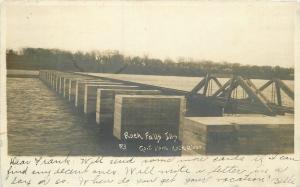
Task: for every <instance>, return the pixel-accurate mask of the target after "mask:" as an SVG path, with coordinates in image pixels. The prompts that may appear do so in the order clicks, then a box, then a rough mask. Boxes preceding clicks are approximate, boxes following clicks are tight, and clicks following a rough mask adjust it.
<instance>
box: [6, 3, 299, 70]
mask: <svg viewBox="0 0 300 187" xmlns="http://www.w3.org/2000/svg"><path fill="white" fill-rule="evenodd" d="M295 10H296V8H295V4H294V3H287V2H285V3H283V2H272V3H271V2H265V1H264V2H254V1H252V2H250V1H247V2H246V1H244V2H241V1H240V2H233V1H231V2H229V1H227V2H223V3H222V2H215V1H201V2H200V1H187V2H179V1H167V2H152V1H143V2H137V1H124V2H117V1H114V2H107V1H102V2H100V3H99V2H98V3H87V4H82V3H78V4H76V3H74V4H73V5H66V4H63V3H61V4H57V3H52V4H39V5H37V4H34V3H28V4H26V5H25V4H24V3H23V4H20V3H19V4H18V3H15V4H14V3H11V4H7V6H6V26H7V27H6V39H7V40H6V46H7V48H10V49H20V48H22V47H41V48H59V49H64V50H70V51H77V50H80V51H91V50H98V51H104V50H118V51H120V52H121V53H123V54H125V55H138V56H144V55H147V56H149V57H153V58H161V59H165V58H171V59H175V60H176V59H178V58H180V57H184V58H191V59H194V60H212V61H217V62H222V61H227V62H233V63H240V64H248V65H271V66H276V65H279V66H283V67H293V66H294V39H295V32H294V30H295V15H296V14H295Z"/></svg>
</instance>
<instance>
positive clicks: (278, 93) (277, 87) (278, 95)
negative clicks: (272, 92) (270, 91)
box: [275, 81, 282, 106]
mask: <svg viewBox="0 0 300 187" xmlns="http://www.w3.org/2000/svg"><path fill="white" fill-rule="evenodd" d="M275 89H276V97H277V104H278V105H279V106H282V101H281V92H280V86H279V84H278V82H277V81H276V82H275Z"/></svg>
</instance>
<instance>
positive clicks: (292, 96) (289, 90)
mask: <svg viewBox="0 0 300 187" xmlns="http://www.w3.org/2000/svg"><path fill="white" fill-rule="evenodd" d="M276 82H277V83H278V85H279V86H280V88H281V89H282V91H284V93H286V94H287V95H288V96H289V97H290V98H291V99H293V100H294V92H293V91H292V90H291V89H290V88H289V87H288V86H287V85H286V84H285V83H284V82H283V81H282V80H280V79H276Z"/></svg>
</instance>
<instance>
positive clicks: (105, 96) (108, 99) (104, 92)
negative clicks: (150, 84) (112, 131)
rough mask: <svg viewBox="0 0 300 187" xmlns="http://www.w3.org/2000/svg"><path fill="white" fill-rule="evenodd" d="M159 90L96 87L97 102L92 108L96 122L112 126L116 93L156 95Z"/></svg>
mask: <svg viewBox="0 0 300 187" xmlns="http://www.w3.org/2000/svg"><path fill="white" fill-rule="evenodd" d="M160 93H161V92H160V91H159V90H125V89H124V90H120V89H97V102H96V105H95V108H94V107H93V108H92V109H89V110H92V111H94V110H95V112H96V122H97V124H100V125H108V126H112V125H113V123H114V111H115V96H116V95H158V94H160Z"/></svg>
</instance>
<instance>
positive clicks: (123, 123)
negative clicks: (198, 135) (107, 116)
mask: <svg viewBox="0 0 300 187" xmlns="http://www.w3.org/2000/svg"><path fill="white" fill-rule="evenodd" d="M185 107H186V106H185V98H184V97H182V96H157V95H116V96H115V111H114V127H113V135H114V136H115V137H117V138H118V139H120V140H123V141H129V142H130V141H133V139H131V138H128V137H131V136H135V134H137V135H138V136H139V135H141V136H143V135H145V134H149V135H150V134H152V135H160V136H164V134H165V133H169V134H172V135H175V136H177V137H178V136H179V128H180V126H181V125H183V124H182V123H183V117H184V113H185V110H186V108H185ZM127 135H128V137H127Z"/></svg>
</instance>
